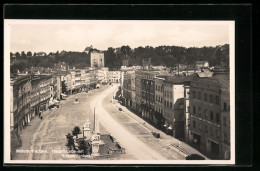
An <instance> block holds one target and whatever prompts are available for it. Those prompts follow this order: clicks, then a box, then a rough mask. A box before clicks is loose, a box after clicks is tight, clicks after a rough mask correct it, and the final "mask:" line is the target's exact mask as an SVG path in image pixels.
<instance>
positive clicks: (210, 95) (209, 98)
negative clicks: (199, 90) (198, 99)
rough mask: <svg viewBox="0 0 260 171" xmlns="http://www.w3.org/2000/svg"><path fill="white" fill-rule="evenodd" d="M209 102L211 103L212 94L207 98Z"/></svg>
mask: <svg viewBox="0 0 260 171" xmlns="http://www.w3.org/2000/svg"><path fill="white" fill-rule="evenodd" d="M209 102H210V103H213V95H212V94H211V95H210V96H209Z"/></svg>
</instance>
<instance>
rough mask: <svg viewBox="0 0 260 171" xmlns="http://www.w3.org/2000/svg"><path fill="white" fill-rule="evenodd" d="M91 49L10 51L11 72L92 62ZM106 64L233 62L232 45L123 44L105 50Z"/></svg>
mask: <svg viewBox="0 0 260 171" xmlns="http://www.w3.org/2000/svg"><path fill="white" fill-rule="evenodd" d="M93 50H97V49H93V48H92V49H90V50H89V53H86V52H71V51H70V52H65V51H62V52H58V51H57V52H56V53H52V52H51V53H49V54H48V55H43V56H37V53H35V52H34V53H32V52H30V51H29V52H27V53H26V52H24V51H22V52H21V54H20V53H19V52H16V53H10V58H11V72H16V71H17V70H18V69H19V70H20V71H23V70H25V69H26V68H30V67H45V68H48V67H49V68H53V66H54V64H55V63H58V62H65V63H67V64H68V65H69V66H70V67H76V68H84V67H87V66H90V53H91V52H92V51H93ZM104 58H105V66H106V67H109V68H110V69H112V68H120V67H121V65H122V60H123V59H125V60H128V64H129V66H133V65H142V61H143V59H144V58H151V63H152V65H155V66H156V65H164V66H167V67H172V66H174V65H175V64H186V65H190V64H194V63H195V61H208V62H209V65H210V66H217V65H223V64H224V65H229V45H228V44H225V45H221V46H220V45H219V46H216V47H206V46H204V47H202V48H197V47H190V48H185V47H180V46H158V47H152V46H146V47H141V46H140V47H137V48H133V49H132V48H131V47H130V46H121V47H119V48H113V47H109V48H108V49H107V50H105V51H104Z"/></svg>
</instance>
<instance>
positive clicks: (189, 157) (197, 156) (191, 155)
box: [186, 154, 205, 160]
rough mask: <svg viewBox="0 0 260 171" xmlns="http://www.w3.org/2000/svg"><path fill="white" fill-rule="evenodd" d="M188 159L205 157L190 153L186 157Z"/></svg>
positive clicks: (202, 158)
mask: <svg viewBox="0 0 260 171" xmlns="http://www.w3.org/2000/svg"><path fill="white" fill-rule="evenodd" d="M186 160H205V158H204V157H202V156H201V155H198V154H190V155H188V156H187V157H186Z"/></svg>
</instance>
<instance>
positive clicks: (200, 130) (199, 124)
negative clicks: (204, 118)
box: [198, 123, 202, 131]
mask: <svg viewBox="0 0 260 171" xmlns="http://www.w3.org/2000/svg"><path fill="white" fill-rule="evenodd" d="M198 125H199V130H200V131H201V127H202V125H201V123H198Z"/></svg>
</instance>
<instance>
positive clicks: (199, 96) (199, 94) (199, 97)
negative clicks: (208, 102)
mask: <svg viewBox="0 0 260 171" xmlns="http://www.w3.org/2000/svg"><path fill="white" fill-rule="evenodd" d="M198 99H199V100H201V92H198Z"/></svg>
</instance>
